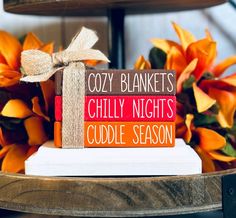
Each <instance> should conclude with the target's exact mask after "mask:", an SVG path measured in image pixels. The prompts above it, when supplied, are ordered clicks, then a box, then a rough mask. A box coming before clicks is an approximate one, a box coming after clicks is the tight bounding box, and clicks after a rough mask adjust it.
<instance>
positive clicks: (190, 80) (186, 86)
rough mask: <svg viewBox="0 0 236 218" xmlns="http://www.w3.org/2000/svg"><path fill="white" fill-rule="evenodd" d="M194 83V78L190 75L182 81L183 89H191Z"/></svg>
mask: <svg viewBox="0 0 236 218" xmlns="http://www.w3.org/2000/svg"><path fill="white" fill-rule="evenodd" d="M195 81H196V79H195V76H193V75H191V76H190V77H189V78H188V79H187V80H185V81H184V83H183V89H184V90H186V89H189V88H192V86H193V83H194V82H195Z"/></svg>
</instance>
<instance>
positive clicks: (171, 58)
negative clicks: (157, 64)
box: [165, 47, 187, 78]
mask: <svg viewBox="0 0 236 218" xmlns="http://www.w3.org/2000/svg"><path fill="white" fill-rule="evenodd" d="M186 66H187V62H186V60H185V57H184V55H183V54H182V53H181V52H180V51H179V50H178V49H177V48H176V47H172V48H171V49H170V52H169V53H168V54H167V59H166V65H165V68H166V69H167V70H175V71H176V76H177V78H178V77H179V75H180V74H181V73H182V71H183V70H184V69H185V68H186Z"/></svg>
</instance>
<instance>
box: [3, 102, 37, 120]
mask: <svg viewBox="0 0 236 218" xmlns="http://www.w3.org/2000/svg"><path fill="white" fill-rule="evenodd" d="M1 114H2V116H5V117H14V118H20V119H23V118H26V117H29V116H31V115H32V114H33V113H32V111H31V110H30V109H29V107H28V106H27V105H26V104H25V103H24V102H23V101H22V100H19V99H12V100H9V101H8V102H7V103H6V105H5V106H4V108H3V109H2V112H1Z"/></svg>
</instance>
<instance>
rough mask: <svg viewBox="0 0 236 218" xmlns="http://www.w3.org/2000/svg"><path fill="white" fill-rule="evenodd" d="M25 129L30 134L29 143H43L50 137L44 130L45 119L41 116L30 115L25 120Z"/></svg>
mask: <svg viewBox="0 0 236 218" xmlns="http://www.w3.org/2000/svg"><path fill="white" fill-rule="evenodd" d="M24 125H25V129H26V132H27V134H28V138H29V139H28V144H29V145H42V144H43V143H44V142H46V141H47V139H48V137H47V135H46V133H45V131H44V127H43V121H42V119H41V118H39V117H35V116H32V117H29V118H28V119H26V120H25V121H24Z"/></svg>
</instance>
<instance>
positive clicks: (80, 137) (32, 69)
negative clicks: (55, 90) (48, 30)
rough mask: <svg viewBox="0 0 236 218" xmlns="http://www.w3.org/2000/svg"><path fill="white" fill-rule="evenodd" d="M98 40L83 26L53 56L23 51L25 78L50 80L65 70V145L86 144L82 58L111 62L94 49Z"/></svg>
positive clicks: (68, 146) (78, 145) (83, 66)
mask: <svg viewBox="0 0 236 218" xmlns="http://www.w3.org/2000/svg"><path fill="white" fill-rule="evenodd" d="M97 40H98V37H97V35H96V33H95V32H94V31H92V30H90V29H87V28H85V27H83V28H82V29H81V31H80V33H78V34H77V35H76V36H75V37H74V38H73V40H72V42H71V43H70V45H69V46H68V48H67V49H65V50H64V51H60V52H57V53H53V54H52V55H49V54H47V53H45V52H42V51H39V50H26V51H23V52H22V53H21V66H22V68H23V71H22V74H23V77H22V78H21V81H24V82H42V81H46V80H48V79H49V78H50V77H51V76H52V75H53V74H55V73H56V72H57V71H58V70H59V69H64V70H63V72H64V73H63V84H62V85H63V106H62V108H63V110H62V115H63V122H62V146H63V147H64V148H75V147H76V148H82V147H84V95H85V65H84V63H82V62H81V61H84V60H98V61H104V62H109V60H108V59H107V57H106V56H105V55H104V54H103V53H102V52H100V51H99V50H95V49H92V46H93V45H94V44H95V43H96V42H97ZM72 96H73V97H72ZM72 114H73V116H71V115H72Z"/></svg>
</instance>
